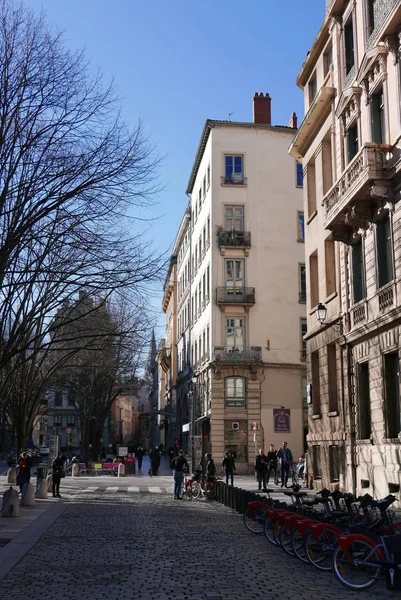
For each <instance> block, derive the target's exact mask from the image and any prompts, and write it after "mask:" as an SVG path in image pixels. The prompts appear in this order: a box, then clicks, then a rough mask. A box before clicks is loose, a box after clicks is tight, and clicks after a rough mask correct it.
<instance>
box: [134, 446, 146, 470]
mask: <svg viewBox="0 0 401 600" xmlns="http://www.w3.org/2000/svg"><path fill="white" fill-rule="evenodd" d="M144 455H145V450H144V449H143V446H142V444H139V445H138V447H137V449H136V450H135V458H136V460H137V462H138V470H139V469H142V461H143V457H144Z"/></svg>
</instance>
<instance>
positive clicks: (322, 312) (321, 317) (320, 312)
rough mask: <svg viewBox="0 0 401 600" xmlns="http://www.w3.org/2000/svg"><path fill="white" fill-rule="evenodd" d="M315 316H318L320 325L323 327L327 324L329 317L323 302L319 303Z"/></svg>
mask: <svg viewBox="0 0 401 600" xmlns="http://www.w3.org/2000/svg"><path fill="white" fill-rule="evenodd" d="M315 315H316V318H317V320H318V321H319V323H320V325H323V323H324V322H325V320H326V317H327V308H326V307H325V305H324V304H322V303H321V302H319V304H318V305H317V308H316V310H315Z"/></svg>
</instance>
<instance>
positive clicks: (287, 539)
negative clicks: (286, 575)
mask: <svg viewBox="0 0 401 600" xmlns="http://www.w3.org/2000/svg"><path fill="white" fill-rule="evenodd" d="M291 539H292V528H291V527H289V526H288V525H281V527H280V533H279V542H280V546H281V547H282V549H283V550H284V552H287V554H289V555H290V556H294V551H293V549H292V546H291Z"/></svg>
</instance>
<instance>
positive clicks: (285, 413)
mask: <svg viewBox="0 0 401 600" xmlns="http://www.w3.org/2000/svg"><path fill="white" fill-rule="evenodd" d="M273 432H274V433H291V409H290V408H273Z"/></svg>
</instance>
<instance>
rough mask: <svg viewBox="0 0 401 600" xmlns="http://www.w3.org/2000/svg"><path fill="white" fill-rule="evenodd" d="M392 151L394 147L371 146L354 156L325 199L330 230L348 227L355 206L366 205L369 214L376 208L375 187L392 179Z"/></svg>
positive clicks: (365, 146) (368, 145)
mask: <svg viewBox="0 0 401 600" xmlns="http://www.w3.org/2000/svg"><path fill="white" fill-rule="evenodd" d="M390 150H391V147H390V146H386V145H384V144H374V143H367V144H365V145H364V146H363V147H362V148H361V149H360V151H359V152H358V154H357V155H356V156H354V158H353V159H352V160H351V162H350V163H349V164H348V165H347V167H346V168H345V171H344V172H343V174H342V175H341V177H340V178H339V179H338V180H337V181H336V183H335V184H334V185H333V186H332V187H331V188H330V190H329V191H328V192H327V194H326V195H325V196H324V197H323V201H322V205H323V206H324V209H325V217H326V218H325V223H324V226H325V228H326V229H331V230H334V229H336V227H337V226H340V227H344V222H345V223H346V222H347V215H348V220H349V219H350V218H351V217H350V215H349V213H350V211H351V209H354V206H355V203H362V204H363V205H364V208H365V210H364V212H365V213H366V214H368V212H369V210H370V208H372V207H373V208H374V194H373V195H372V194H371V191H372V184H373V183H374V182H375V180H376V181H378V182H380V183H381V184H382V183H383V180H385V179H386V178H387V177H388V173H389V170H390V160H391V152H390Z"/></svg>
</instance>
